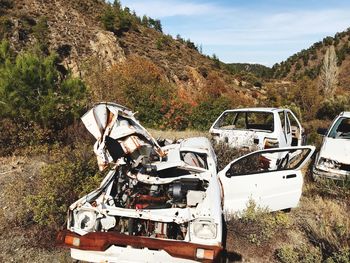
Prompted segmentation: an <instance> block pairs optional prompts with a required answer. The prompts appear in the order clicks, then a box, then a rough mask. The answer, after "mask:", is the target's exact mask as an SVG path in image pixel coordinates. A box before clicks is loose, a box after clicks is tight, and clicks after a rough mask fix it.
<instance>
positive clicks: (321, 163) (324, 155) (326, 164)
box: [313, 112, 350, 180]
mask: <svg viewBox="0 0 350 263" xmlns="http://www.w3.org/2000/svg"><path fill="white" fill-rule="evenodd" d="M318 132H319V133H320V134H322V135H324V138H323V142H322V146H321V149H320V151H319V152H318V154H317V156H316V160H315V164H314V167H313V176H314V179H318V178H320V177H322V178H332V179H341V180H347V179H350V112H342V113H341V114H339V115H338V116H337V117H336V118H335V120H334V121H333V123H332V125H331V126H330V128H329V130H328V131H327V129H319V130H318Z"/></svg>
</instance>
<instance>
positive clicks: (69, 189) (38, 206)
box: [25, 145, 102, 230]
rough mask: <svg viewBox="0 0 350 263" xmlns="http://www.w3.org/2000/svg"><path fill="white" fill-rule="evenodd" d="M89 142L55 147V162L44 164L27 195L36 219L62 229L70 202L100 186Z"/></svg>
mask: <svg viewBox="0 0 350 263" xmlns="http://www.w3.org/2000/svg"><path fill="white" fill-rule="evenodd" d="M90 148H91V146H90V145H81V146H79V147H77V148H75V149H73V150H71V149H69V148H64V149H60V150H58V151H56V152H55V151H53V152H51V154H52V155H53V156H51V158H52V159H53V160H54V162H53V163H51V164H49V165H47V166H44V167H43V169H42V171H41V173H40V176H39V178H38V179H37V180H36V184H35V185H34V189H32V193H31V194H30V195H28V196H27V197H26V198H25V201H26V204H27V206H28V207H29V208H30V210H31V211H30V212H31V213H30V214H32V216H33V222H35V223H36V224H38V225H39V226H44V227H49V228H50V229H56V230H57V229H59V228H60V227H61V226H62V225H63V224H64V222H65V220H66V214H67V209H68V206H69V205H70V204H72V203H73V202H74V201H76V200H77V199H78V198H79V197H81V196H82V195H84V194H86V193H88V192H90V191H91V190H93V189H94V188H96V187H97V186H98V184H99V183H100V181H101V179H102V175H101V174H100V173H98V169H97V165H96V159H95V156H94V155H93V153H92V151H91V150H90Z"/></svg>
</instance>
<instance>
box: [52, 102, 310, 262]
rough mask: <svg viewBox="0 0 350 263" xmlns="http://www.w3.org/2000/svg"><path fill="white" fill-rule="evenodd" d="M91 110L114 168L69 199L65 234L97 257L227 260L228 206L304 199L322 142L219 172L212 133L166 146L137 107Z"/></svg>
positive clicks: (281, 204)
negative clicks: (307, 170) (311, 161)
mask: <svg viewBox="0 0 350 263" xmlns="http://www.w3.org/2000/svg"><path fill="white" fill-rule="evenodd" d="M82 120H83V122H84V124H85V126H86V127H87V129H88V130H89V131H90V132H91V133H92V134H93V135H94V136H95V138H96V144H95V146H94V151H95V153H96V155H97V159H98V164H99V167H100V169H101V170H103V169H107V168H108V169H110V171H109V172H108V173H107V175H106V177H105V178H104V180H103V181H102V182H101V185H100V187H99V188H98V189H96V190H95V191H93V192H91V193H89V194H88V195H86V196H84V197H82V198H81V199H79V200H78V201H76V202H75V203H73V204H72V205H71V206H70V207H69V211H68V222H67V229H66V230H64V231H61V232H60V233H59V234H58V237H57V241H58V244H59V245H61V246H64V247H69V248H71V256H72V257H73V258H74V259H77V260H84V261H89V262H198V261H199V262H215V261H219V260H220V258H221V254H222V251H223V212H224V211H227V212H229V213H238V212H241V211H243V210H244V208H245V207H246V204H247V202H248V201H249V199H250V198H253V200H254V201H255V202H256V203H257V205H260V206H264V207H267V208H268V209H270V211H276V210H279V209H287V208H292V207H295V206H296V205H297V204H298V201H299V198H300V195H301V188H302V183H303V178H302V174H301V172H300V168H301V167H302V166H303V165H304V164H305V162H306V161H307V160H308V158H309V157H310V155H311V154H312V152H313V151H314V148H313V147H297V148H286V149H278V150H277V149H270V150H263V151H258V152H255V153H253V154H248V155H246V156H244V157H241V158H239V159H237V160H235V161H233V162H232V163H230V164H228V165H227V167H226V168H225V169H224V170H223V171H221V172H220V173H218V172H217V168H216V167H217V164H216V156H215V152H214V150H213V148H212V146H211V144H210V142H209V140H208V139H207V138H204V137H195V138H189V139H185V140H182V141H181V142H179V143H175V144H170V145H166V146H163V147H160V146H159V144H158V143H157V141H156V140H154V139H153V137H152V136H151V135H150V134H149V133H148V132H147V131H146V129H144V128H143V127H142V126H141V125H140V124H139V122H138V121H137V120H136V119H135V118H134V114H133V113H132V112H131V111H129V110H128V109H126V108H124V107H122V106H120V105H117V104H113V103H100V104H97V105H96V106H94V107H93V108H92V109H91V110H90V111H88V112H87V113H86V114H85V115H84V116H83V117H82ZM281 153H282V154H281ZM286 156H288V158H287V159H286ZM253 160H254V161H255V162H256V165H255V166H252V164H253V163H254V161H253ZM285 160H287V162H286V161H285ZM247 162H248V163H249V164H250V165H249V169H250V170H249V171H248V172H247V169H243V170H242V167H245V166H247V165H246V163H247ZM237 167H240V168H237ZM247 167H248V166H247ZM247 167H246V168H247ZM259 178H260V179H259ZM261 178H265V179H264V180H262V179H261ZM276 189H278V191H277V190H276Z"/></svg>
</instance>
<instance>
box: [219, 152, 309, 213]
mask: <svg viewBox="0 0 350 263" xmlns="http://www.w3.org/2000/svg"><path fill="white" fill-rule="evenodd" d="M314 151H315V147H314V146H300V147H288V148H276V149H268V150H261V151H256V152H252V153H249V154H247V155H245V156H242V157H240V158H238V159H236V160H234V161H233V162H231V163H230V164H228V165H227V166H226V167H225V168H224V169H223V170H222V171H221V172H219V178H220V181H221V183H222V186H223V191H224V210H225V212H228V213H236V212H242V211H243V210H245V209H246V208H247V204H248V202H249V201H250V200H252V201H254V202H255V204H256V205H257V206H259V207H261V208H267V209H268V210H269V211H277V210H283V209H288V208H293V207H296V206H297V205H298V202H299V199H300V197H301V192H302V186H303V175H302V173H301V171H300V170H301V168H302V167H303V166H304V165H305V164H306V162H307V161H308V160H309V158H310V157H311V156H312V154H313V152H314Z"/></svg>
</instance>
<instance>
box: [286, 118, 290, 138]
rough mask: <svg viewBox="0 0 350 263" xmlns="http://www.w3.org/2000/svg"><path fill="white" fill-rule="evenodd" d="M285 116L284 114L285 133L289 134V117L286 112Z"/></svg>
mask: <svg viewBox="0 0 350 263" xmlns="http://www.w3.org/2000/svg"><path fill="white" fill-rule="evenodd" d="M285 116H286V132H287V134H290V119H289V116H288V114H286V115H285Z"/></svg>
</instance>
